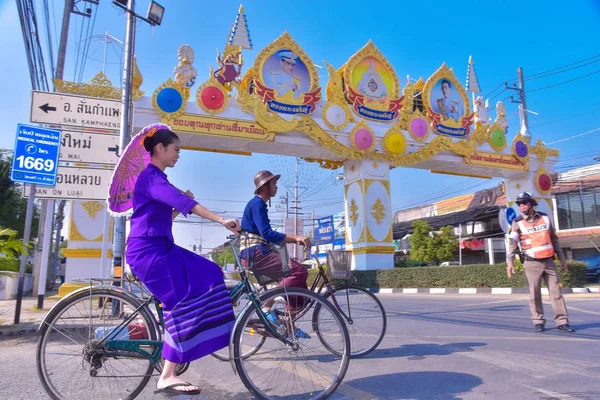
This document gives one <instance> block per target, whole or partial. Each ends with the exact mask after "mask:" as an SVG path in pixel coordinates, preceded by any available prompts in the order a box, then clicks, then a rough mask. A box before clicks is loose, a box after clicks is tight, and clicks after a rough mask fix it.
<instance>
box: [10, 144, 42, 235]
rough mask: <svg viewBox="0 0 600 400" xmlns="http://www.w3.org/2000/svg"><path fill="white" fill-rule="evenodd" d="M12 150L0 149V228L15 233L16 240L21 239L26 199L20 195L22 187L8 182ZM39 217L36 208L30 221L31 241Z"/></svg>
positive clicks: (35, 233) (25, 213)
mask: <svg viewBox="0 0 600 400" xmlns="http://www.w3.org/2000/svg"><path fill="white" fill-rule="evenodd" d="M11 167H12V150H8V149H0V226H3V227H6V228H10V229H13V230H15V231H17V234H16V238H22V237H23V231H24V230H25V217H26V215H27V199H26V198H24V197H23V196H22V195H21V193H22V190H23V187H22V185H20V184H17V183H15V182H13V181H11V180H10V170H11ZM38 223H39V216H38V210H37V207H36V206H34V208H33V220H32V221H31V239H32V240H33V239H34V238H36V237H37V232H38Z"/></svg>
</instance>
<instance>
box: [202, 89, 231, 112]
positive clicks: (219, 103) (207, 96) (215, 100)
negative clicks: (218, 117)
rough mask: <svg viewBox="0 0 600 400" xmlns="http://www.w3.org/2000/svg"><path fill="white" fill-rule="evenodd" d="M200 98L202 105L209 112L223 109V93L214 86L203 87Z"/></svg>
mask: <svg viewBox="0 0 600 400" xmlns="http://www.w3.org/2000/svg"><path fill="white" fill-rule="evenodd" d="M200 98H201V99H202V104H204V106H205V107H206V108H208V109H209V110H218V109H219V108H221V107H223V103H224V102H225V96H224V95H223V92H222V91H220V90H219V88H217V87H214V86H207V87H205V88H204V90H202V94H201V95H200Z"/></svg>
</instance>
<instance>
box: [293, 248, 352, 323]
mask: <svg viewBox="0 0 600 400" xmlns="http://www.w3.org/2000/svg"><path fill="white" fill-rule="evenodd" d="M315 245H316V250H315V254H314V258H315V261H316V263H317V268H318V269H319V273H318V274H317V277H316V278H315V280H314V281H313V283H312V285H311V286H310V289H309V290H310V291H313V292H315V293H317V294H321V292H322V291H323V288H325V287H327V292H329V293H331V299H332V300H333V305H334V306H335V308H336V309H337V310H338V311H339V313H340V314H341V315H342V317H344V318H345V319H346V320H347V321H348V322H350V323H352V312H351V311H350V307H348V314H346V313H345V312H344V310H343V309H342V308H341V307H340V305H339V303H338V301H337V299H336V296H335V289H334V287H333V286H331V282H330V281H329V278H328V277H327V274H326V273H325V270H324V269H323V266H322V265H321V262H320V261H319V258H318V257H317V253H318V252H319V243H318V242H315ZM306 251H309V250H308V249H306ZM321 281H322V282H321ZM346 300H347V301H348V302H350V299H349V294H348V292H347V291H346ZM309 305H310V306H312V304H309ZM304 309H306V310H308V309H310V307H309V306H305V307H302V309H301V310H300V311H299V312H298V314H299V315H300V316H302V315H304V314H301V312H302V311H303V310H304Z"/></svg>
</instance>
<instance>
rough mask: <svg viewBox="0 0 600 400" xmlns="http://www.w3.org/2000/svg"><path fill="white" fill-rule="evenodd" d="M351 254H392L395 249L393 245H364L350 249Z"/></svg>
mask: <svg viewBox="0 0 600 400" xmlns="http://www.w3.org/2000/svg"><path fill="white" fill-rule="evenodd" d="M351 250H352V254H392V253H394V252H395V251H396V247H394V246H364V247H358V248H356V249H354V248H353V249H351Z"/></svg>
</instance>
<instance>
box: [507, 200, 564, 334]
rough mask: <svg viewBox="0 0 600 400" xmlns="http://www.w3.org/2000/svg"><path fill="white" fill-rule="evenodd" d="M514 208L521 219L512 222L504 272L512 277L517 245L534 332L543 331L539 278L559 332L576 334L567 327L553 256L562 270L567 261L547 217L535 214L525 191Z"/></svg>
mask: <svg viewBox="0 0 600 400" xmlns="http://www.w3.org/2000/svg"><path fill="white" fill-rule="evenodd" d="M517 205H518V206H519V211H520V212H521V214H522V215H521V216H519V217H517V218H516V219H515V220H514V221H513V223H512V229H511V233H510V235H509V238H510V240H509V247H508V265H507V267H506V272H507V273H508V277H509V278H510V277H512V274H513V273H514V272H515V268H514V264H513V261H514V259H515V255H517V253H518V251H519V248H518V247H519V245H520V246H521V250H522V251H523V254H524V256H525V261H524V262H523V269H524V271H525V279H526V280H527V286H528V288H529V308H530V310H531V315H532V319H533V324H534V327H535V330H536V331H537V332H544V331H545V330H546V329H545V327H544V324H545V323H546V320H545V319H544V306H543V305H542V278H543V279H544V281H545V282H546V286H547V287H548V292H549V293H550V302H551V304H552V309H553V310H554V322H555V323H556V327H557V329H558V330H560V331H563V332H575V329H573V328H571V326H570V325H569V317H568V315H567V307H566V306H565V299H564V298H563V295H562V293H561V291H560V281H559V277H558V271H557V270H556V264H554V255H555V254H556V255H557V256H558V258H559V259H560V267H561V268H562V270H563V271H564V270H566V269H567V261H566V260H565V256H564V254H563V252H562V249H561V248H560V244H559V243H558V237H557V236H556V233H555V231H554V226H553V225H552V223H551V221H550V217H549V216H548V215H546V214H544V213H543V212H540V211H536V210H535V206H537V201H535V199H534V198H533V197H531V194H529V193H527V192H524V193H521V194H520V195H519V196H518V197H517Z"/></svg>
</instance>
